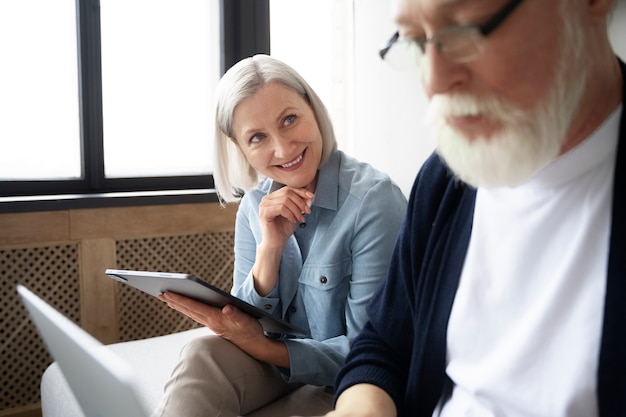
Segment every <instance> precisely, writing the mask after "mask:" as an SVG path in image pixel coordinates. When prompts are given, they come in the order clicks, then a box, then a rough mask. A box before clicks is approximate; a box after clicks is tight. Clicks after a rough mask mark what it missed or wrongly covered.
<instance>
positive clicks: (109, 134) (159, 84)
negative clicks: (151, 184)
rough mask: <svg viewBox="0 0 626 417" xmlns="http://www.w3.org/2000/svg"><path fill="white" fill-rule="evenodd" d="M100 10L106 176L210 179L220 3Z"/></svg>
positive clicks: (164, 0) (140, 1)
mask: <svg viewBox="0 0 626 417" xmlns="http://www.w3.org/2000/svg"><path fill="white" fill-rule="evenodd" d="M100 5H101V26H102V96H103V98H102V100H103V118H104V126H103V134H104V164H105V176H106V177H109V178H120V177H141V176H162V175H198V174H208V173H210V172H211V170H212V166H211V149H212V146H211V137H212V125H213V121H212V117H211V116H212V115H211V112H212V111H211V108H212V104H213V103H212V97H213V94H212V91H213V89H214V88H215V85H216V83H217V81H218V79H219V56H220V54H219V48H220V37H219V8H218V7H219V2H217V1H215V0H101V2H100Z"/></svg>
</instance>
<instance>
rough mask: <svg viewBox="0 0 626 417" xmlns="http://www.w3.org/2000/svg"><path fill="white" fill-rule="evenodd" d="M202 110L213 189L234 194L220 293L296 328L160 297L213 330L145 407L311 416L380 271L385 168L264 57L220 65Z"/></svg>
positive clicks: (306, 89) (385, 237)
mask: <svg viewBox="0 0 626 417" xmlns="http://www.w3.org/2000/svg"><path fill="white" fill-rule="evenodd" d="M215 116H216V120H215V121H216V138H215V147H216V152H215V154H216V157H217V164H216V166H217V169H216V171H215V173H214V176H215V184H216V188H217V191H218V193H219V195H220V198H221V199H222V201H223V202H226V203H229V202H236V201H239V200H240V205H239V209H238V213H237V220H236V225H235V271H234V280H233V281H234V282H233V288H232V293H233V294H234V295H236V296H238V297H240V298H242V299H243V300H245V301H247V302H249V303H250V304H253V305H255V306H258V307H260V308H263V309H265V310H266V311H268V312H269V313H271V314H273V315H276V316H279V317H281V318H282V319H284V320H286V321H288V322H290V323H292V324H294V325H295V326H298V327H299V328H301V329H304V330H305V331H306V332H307V335H306V337H302V338H294V337H287V336H284V335H282V336H281V335H276V334H268V333H265V332H264V331H263V329H262V327H261V325H260V324H259V322H258V321H257V320H255V319H253V318H252V317H250V316H248V315H246V314H245V313H243V312H241V311H238V310H237V309H235V308H234V307H233V306H226V307H225V308H223V309H218V308H214V307H211V306H207V305H203V304H201V303H198V302H194V301H192V300H190V299H187V298H184V297H182V296H179V295H176V294H164V295H163V296H162V299H163V300H164V301H165V302H167V303H168V305H170V306H171V307H172V308H175V309H177V310H179V311H181V312H182V313H184V314H186V315H188V316H189V317H191V318H193V319H194V320H196V321H198V322H199V323H202V324H203V325H205V326H207V327H208V328H210V329H211V330H212V331H213V332H214V333H215V335H214V336H213V335H212V336H208V337H205V338H200V339H198V340H195V341H193V342H191V343H190V344H189V345H187V346H186V347H185V348H184V349H183V351H182V352H181V358H180V362H179V364H178V365H177V367H176V368H175V370H174V372H173V375H172V378H171V380H170V382H169V383H168V384H167V386H166V389H165V396H164V398H163V400H162V402H161V404H160V406H159V408H158V409H157V410H156V411H155V414H154V415H155V416H176V417H192V416H194V417H195V416H211V417H213V416H239V415H249V414H250V413H253V415H255V416H261V415H269V414H271V415H272V416H273V417H277V416H280V415H285V416H289V415H293V414H299V415H313V414H320V413H324V412H326V411H329V410H330V409H331V408H332V386H333V384H334V380H335V377H336V374H337V372H338V370H339V367H340V366H341V365H342V364H343V362H344V359H345V356H346V354H347V353H348V350H349V348H350V343H351V341H352V340H353V338H354V337H355V336H356V335H357V334H358V333H359V332H360V330H361V328H362V326H363V325H364V323H365V321H366V313H365V306H366V304H367V303H368V301H369V300H370V297H371V295H372V293H373V292H374V289H375V288H376V287H377V286H378V284H379V283H380V281H381V280H382V279H383V277H384V276H385V273H386V271H387V267H388V263H389V259H390V256H391V251H392V248H393V246H394V243H395V239H396V234H397V232H398V230H399V228H400V223H401V221H402V218H403V216H404V212H405V208H406V199H405V197H404V195H403V194H402V192H401V191H400V189H399V188H398V187H397V186H396V185H395V184H394V183H393V182H392V181H391V180H390V178H389V177H388V176H387V175H385V174H383V173H381V172H379V171H377V170H375V169H374V168H372V167H371V166H369V165H367V164H364V163H361V162H358V161H356V160H355V159H353V158H351V157H349V156H347V155H346V154H344V153H343V152H341V151H338V150H337V144H336V139H335V135H334V132H333V127H332V124H331V122H330V118H329V116H328V113H327V111H326V108H325V107H324V105H323V103H322V102H321V101H320V99H319V98H318V96H317V94H316V93H315V92H314V91H313V90H312V89H311V87H310V86H309V85H308V84H307V82H306V81H305V80H304V79H302V77H301V76H300V75H299V74H298V73H297V72H296V71H294V70H293V69H292V68H290V67H289V66H287V65H286V64H284V63H282V62H280V61H278V60H276V59H273V58H271V57H269V56H265V55H256V56H254V57H252V58H247V59H244V60H242V61H241V62H239V63H237V64H236V65H235V66H233V67H232V68H231V69H230V70H229V71H228V72H227V73H226V74H225V75H224V77H223V78H222V79H221V81H220V83H219V86H218V89H217V104H216V114H215ZM242 196H243V197H242ZM313 386H317V388H314V387H313ZM303 392H306V394H303ZM286 395H288V396H291V398H292V400H291V401H290V400H289V398H290V397H286V398H284V399H283V400H282V405H281V406H280V407H274V408H272V407H271V406H268V404H271V403H272V402H274V401H275V400H277V399H278V398H281V397H284V396H286ZM295 398H297V400H296V399H295ZM276 408H280V410H276ZM255 410H256V411H255ZM264 410H265V412H264ZM268 410H271V411H268Z"/></svg>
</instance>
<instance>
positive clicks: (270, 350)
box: [159, 292, 289, 368]
mask: <svg viewBox="0 0 626 417" xmlns="http://www.w3.org/2000/svg"><path fill="white" fill-rule="evenodd" d="M159 299H160V300H161V301H164V302H166V303H167V305H168V306H169V307H171V308H173V309H174V310H177V311H179V312H180V313H182V314H184V315H186V316H187V317H189V318H191V319H192V320H194V321H196V322H198V323H200V324H202V325H204V326H206V327H208V328H209V329H211V330H212V331H213V332H214V333H215V334H217V335H219V336H221V337H223V338H224V339H226V340H228V341H229V342H231V343H233V344H235V345H236V346H237V347H239V348H240V349H241V350H243V351H244V352H246V353H247V354H249V355H250V356H252V357H254V358H256V359H258V360H260V361H263V362H267V363H271V364H273V365H277V366H282V367H284V368H289V355H288V353H287V347H286V346H285V344H284V343H282V342H280V341H277V340H272V339H269V338H268V337H266V336H265V333H264V332H263V327H262V326H261V323H259V321H258V320H257V319H255V318H254V317H252V316H250V315H248V314H246V313H244V312H242V311H240V310H238V309H237V308H235V307H234V306H232V305H227V306H225V307H224V308H221V309H220V308H217V307H213V306H210V305H208V304H205V303H203V302H200V301H196V300H193V299H191V298H189V297H185V296H183V295H180V294H175V293H171V292H166V293H164V294H161V295H159Z"/></svg>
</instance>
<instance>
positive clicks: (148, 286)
mask: <svg viewBox="0 0 626 417" xmlns="http://www.w3.org/2000/svg"><path fill="white" fill-rule="evenodd" d="M105 273H106V274H107V275H108V276H109V277H111V278H113V279H115V280H117V281H120V282H123V283H124V284H128V285H130V286H131V287H134V288H137V289H138V290H141V291H143V292H145V293H147V294H150V295H153V296H155V297H157V296H159V295H160V294H163V293H164V292H173V293H177V294H180V295H184V296H186V297H189V298H193V299H194V300H198V301H202V302H204V303H207V304H209V305H212V306H214V307H219V308H222V307H224V306H226V305H227V304H232V305H234V306H235V307H237V308H238V309H239V310H241V311H243V312H244V313H246V314H249V315H251V316H252V317H254V318H256V319H258V320H259V322H260V323H261V325H262V326H263V330H265V331H266V332H270V333H282V334H287V335H292V336H305V335H306V332H305V331H304V330H302V329H300V328H298V327H296V326H294V325H293V324H291V323H289V322H287V321H285V320H282V319H281V318H279V317H276V316H273V315H271V314H269V313H268V312H266V311H263V310H261V309H260V308H258V307H255V306H253V305H252V304H249V303H247V302H245V301H243V300H242V299H240V298H237V297H235V296H234V295H232V294H230V293H228V292H226V291H223V290H221V289H219V288H217V287H215V286H214V285H211V284H209V283H207V282H205V281H203V280H201V279H198V278H196V277H194V276H192V275H189V274H177V273H168V272H151V271H125V270H119V269H107V270H106V271H105Z"/></svg>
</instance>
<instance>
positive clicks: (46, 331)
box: [17, 285, 149, 417]
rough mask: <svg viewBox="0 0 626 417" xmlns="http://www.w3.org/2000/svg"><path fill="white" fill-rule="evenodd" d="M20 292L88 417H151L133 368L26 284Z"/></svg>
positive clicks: (38, 329)
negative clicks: (141, 395) (140, 395)
mask: <svg viewBox="0 0 626 417" xmlns="http://www.w3.org/2000/svg"><path fill="white" fill-rule="evenodd" d="M17 292H18V294H19V295H20V297H21V299H22V301H23V303H24V305H25V306H26V308H27V310H28V312H29V313H30V317H31V319H32V321H33V323H34V324H35V327H36V328H37V331H38V332H39V335H40V336H41V338H42V339H43V341H44V343H45V345H46V347H47V348H48V351H49V352H50V354H51V355H52V357H53V358H54V360H55V361H56V362H57V363H58V364H59V367H60V368H61V371H62V372H63V375H64V376H65V379H66V380H67V382H68V384H69V386H70V388H71V389H72V392H73V393H74V396H75V397H76V400H77V401H78V403H79V404H80V407H81V408H82V410H83V412H84V413H85V415H86V416H88V417H120V416H125V417H147V416H148V415H149V414H148V413H147V412H146V409H145V406H144V405H143V404H142V402H141V400H140V397H139V395H138V393H137V388H136V384H135V382H134V381H135V377H134V373H133V369H132V368H131V367H130V365H129V364H128V363H126V362H125V361H124V360H122V359H121V358H120V357H119V356H117V355H116V354H115V353H114V352H112V351H111V350H110V349H109V348H107V347H106V346H105V345H103V344H102V343H100V342H99V341H98V340H96V339H95V338H94V337H92V336H91V335H90V334H89V333H87V332H85V331H84V330H83V329H81V328H80V327H79V326H77V325H76V324H75V323H74V322H72V321H71V320H69V319H68V318H67V317H65V316H64V315H63V314H61V313H59V312H58V311H57V310H55V309H54V308H53V307H52V306H50V305H49V304H47V303H46V302H45V301H43V300H42V299H41V298H39V297H38V296H36V295H35V294H33V293H32V292H31V291H30V290H28V289H27V288H26V287H24V286H22V285H18V286H17Z"/></svg>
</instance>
